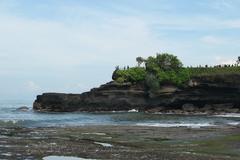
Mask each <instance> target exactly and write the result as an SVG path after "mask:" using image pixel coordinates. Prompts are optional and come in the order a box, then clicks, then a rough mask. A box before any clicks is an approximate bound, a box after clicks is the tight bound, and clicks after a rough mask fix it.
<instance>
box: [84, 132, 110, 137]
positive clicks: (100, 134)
mask: <svg viewBox="0 0 240 160" xmlns="http://www.w3.org/2000/svg"><path fill="white" fill-rule="evenodd" d="M82 134H83V135H98V136H105V135H106V133H100V132H94V133H82Z"/></svg>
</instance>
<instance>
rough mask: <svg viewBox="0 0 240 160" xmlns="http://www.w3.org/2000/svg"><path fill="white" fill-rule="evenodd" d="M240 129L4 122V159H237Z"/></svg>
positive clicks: (0, 155)
mask: <svg viewBox="0 0 240 160" xmlns="http://www.w3.org/2000/svg"><path fill="white" fill-rule="evenodd" d="M239 132H240V129H239V127H237V126H219V127H206V128H186V127H180V128H179V127H177V128H161V127H146V126H144V127H141V126H82V127H57V128H56V127H51V128H46V127H42V128H16V127H14V128H13V127H1V128H0V159H14V160H22V159H28V160H35V159H40V160H41V159H44V160H45V158H44V157H48V156H66V157H65V159H66V160H67V159H69V158H68V157H79V159H80V158H84V159H85V158H86V159H89V160H90V159H96V160H107V159H109V160H110V159H114V160H126V159H132V160H135V159H136V160H141V159H142V160H145V159H152V160H176V159H177V160H237V159H239V156H240V154H239V149H240V136H239ZM55 159H58V158H57V157H56V158H55Z"/></svg>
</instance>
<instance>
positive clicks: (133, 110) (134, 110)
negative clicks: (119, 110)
mask: <svg viewBox="0 0 240 160" xmlns="http://www.w3.org/2000/svg"><path fill="white" fill-rule="evenodd" d="M128 112H138V110H137V109H131V110H129V111H128Z"/></svg>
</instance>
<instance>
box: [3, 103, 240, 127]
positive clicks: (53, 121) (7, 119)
mask: <svg viewBox="0 0 240 160" xmlns="http://www.w3.org/2000/svg"><path fill="white" fill-rule="evenodd" d="M32 103H33V102H31V101H19V100H18V101H16V100H11V101H0V127H11V126H12V127H65V126H86V125H133V126H153V127H190V128H199V127H208V126H220V125H229V126H236V125H240V114H226V115H214V116H207V115H173V114H164V115H163V114H150V113H141V112H137V111H134V110H132V111H129V112H106V113H80V112H75V113H39V112H35V111H33V110H32ZM21 106H27V107H29V108H30V110H29V111H26V112H24V111H19V110H17V108H19V107H21Z"/></svg>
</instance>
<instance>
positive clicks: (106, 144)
mask: <svg viewBox="0 0 240 160" xmlns="http://www.w3.org/2000/svg"><path fill="white" fill-rule="evenodd" d="M94 143H95V144H99V145H101V146H103V147H112V146H113V145H111V144H109V143H102V142H94Z"/></svg>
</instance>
